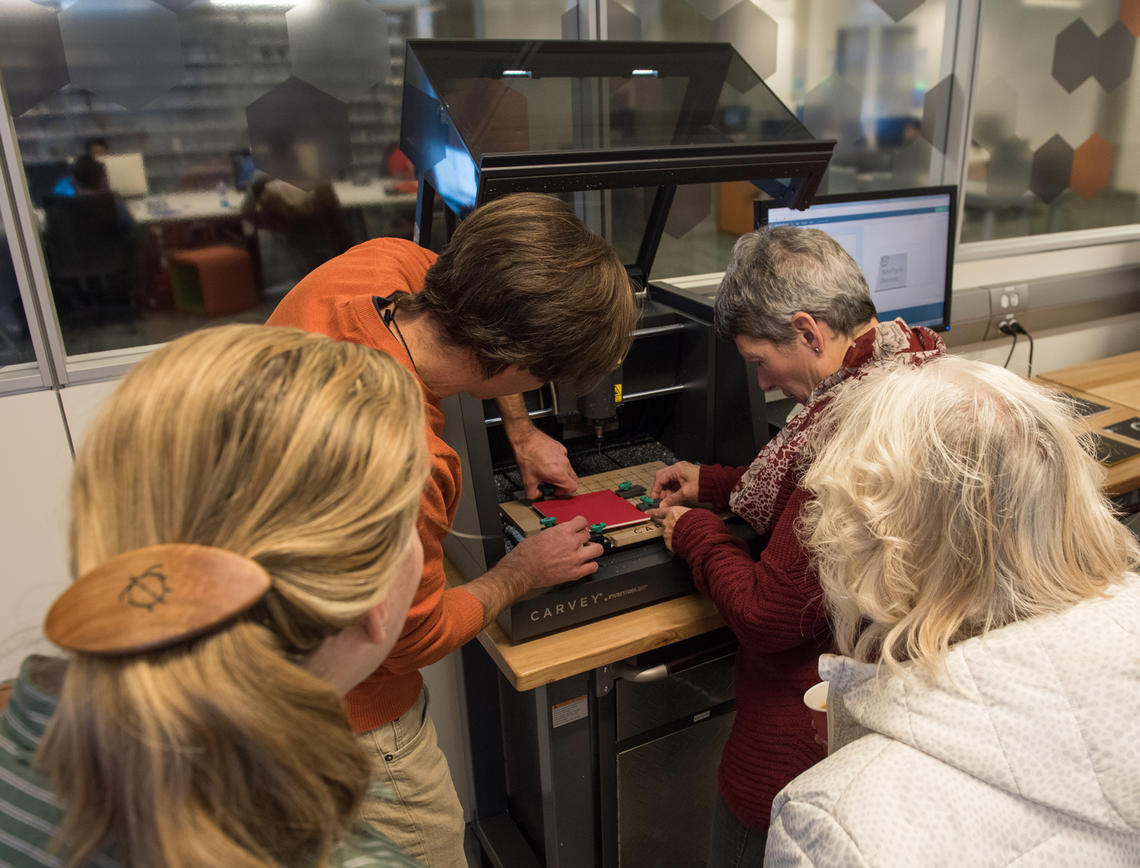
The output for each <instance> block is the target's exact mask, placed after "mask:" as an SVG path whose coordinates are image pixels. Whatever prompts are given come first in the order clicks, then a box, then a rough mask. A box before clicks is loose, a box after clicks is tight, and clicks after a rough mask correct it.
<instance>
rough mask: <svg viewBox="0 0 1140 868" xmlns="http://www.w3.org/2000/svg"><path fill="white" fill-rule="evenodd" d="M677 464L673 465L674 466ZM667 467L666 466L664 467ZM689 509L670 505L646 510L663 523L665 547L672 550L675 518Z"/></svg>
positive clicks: (650, 515) (651, 516) (675, 524)
mask: <svg viewBox="0 0 1140 868" xmlns="http://www.w3.org/2000/svg"><path fill="white" fill-rule="evenodd" d="M676 466H677V465H674V467H676ZM666 469H668V468H666ZM664 472H665V471H664V470H659V471H658V473H664ZM688 511H689V507H687V506H670V507H667V508H665V509H651V510H649V511H648V515H649V517H650V518H654V519H656V520H657V521H659V522H661V523H662V524H663V525H665V548H667V549H669V551H673V528H675V527H676V526H677V519H679V518H680V517H681V516H683V515H684V514H685V513H686V512H688Z"/></svg>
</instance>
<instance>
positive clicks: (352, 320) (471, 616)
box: [268, 238, 483, 732]
mask: <svg viewBox="0 0 1140 868" xmlns="http://www.w3.org/2000/svg"><path fill="white" fill-rule="evenodd" d="M434 261H435V254H434V253H432V252H431V251H429V250H425V249H424V248H422V247H419V246H418V245H416V244H413V243H412V242H410V241H403V240H401V239H398V238H377V239H374V240H372V241H366V242H364V243H363V244H359V245H357V246H356V247H353V248H352V249H351V250H348V251H347V252H345V253H343V254H341V255H340V256H337V257H336V258H335V259H331V260H329V261H328V262H326V263H325V264H324V265H322V266H320V267H319V268H317V269H316V270H315V271H313V272H312V273H311V274H309V275H308V276H307V277H306V278H305V279H304V280H302V281H301V282H300V283H298V284H297V285H296V286H295V287H293V289H292V290H291V291H290V292H289V294H288V295H286V296H285V298H283V299H282V300H281V304H279V305H278V306H277V309H276V310H275V311H273V314H272V316H270V317H269V322H268V325H274V326H296V327H299V328H303V329H305V330H306V331H311V332H319V333H320V334H324V335H328V336H329V337H332V338H336V339H337V340H342V341H351V342H352V343H356V344H363V345H365V346H369V347H372V348H373V349H377V350H380V351H381V352H384V353H387V354H388V355H390V356H391V357H392V358H394V359H396V361H398V362H399V363H400V364H402V365H403V366H404V367H405V368H407V369H408V370H409V371H411V372H412V374H413V375H415V373H416V372H415V368H414V367H413V365H412V360H411V359H410V358H409V357H408V353H407V351H406V350H405V349H404V347H403V346H402V345H401V343H400V342H399V341H398V340H396V338H395V336H393V335H392V334H391V333H390V332H389V331H388V328H387V327H386V326H385V325H384V323H383V321H382V320H381V319H380V315H379V314H378V313H377V311H376V307H375V305H374V304H373V301H372V299H373V297H374V296H386V295H389V294H391V293H393V292H397V291H400V290H403V291H405V292H418V291H419V290H420V289H422V288H423V282H424V274H425V273H426V272H427V270H428V268H429V267H430V266H431V264H432V263H433V262H434ZM416 379H417V380H419V377H418V376H417V377H416ZM420 387H421V388H422V389H423V392H424V410H425V412H426V413H427V439H428V448H429V449H430V451H431V463H432V468H431V476H430V478H429V480H428V484H427V486H426V487H425V489H424V496H423V501H422V502H421V504H420V517H419V524H418V527H419V534H420V540H421V542H422V543H423V546H424V574H423V579H422V580H421V581H420V587H419V589H418V590H417V591H416V595H415V598H414V599H413V600H412V606H411V609H410V610H409V611H408V620H407V623H406V624H405V625H404V632H403V633H402V634H401V636H400V639H399V641H397V642H396V646H395V648H393V649H392V653H391V654H389V655H388V659H387V660H385V661H384V665H383V666H382V667H381V668H380V669H377V670H376V671H375V672H373V673H372V675H370V676H369V677H368V678H367V679H365V680H364V681H363V682H361V683H360V684H358V685H357V686H356V687H354V688H353V689H352V690H351V691H350V692H349V694H348V697H347V701H348V711H349V717H350V719H351V721H352V727H353V729H354V730H355V731H356V732H367V731H368V730H370V729H375V728H376V727H378V726H381V725H383V724H385V723H388V722H389V721H392V720H395V719H396V718H397V717H399V716H400V715H402V714H403V713H404V712H406V711H407V710H408V709H409V708H411V707H412V703H414V702H415V701H416V697H417V696H418V695H419V692H420V686H421V685H422V684H423V678H422V677H421V675H420V672H419V670H420V668H421V667H423V666H427V665H429V664H431V663H435V662H436V661H437V660H440V659H442V658H443V657H445V656H447V655H448V654H449V653H451V652H452V651H454V650H455V649H456V648H458V647H459V646H460V645H463V644H464V643H465V642H468V641H470V640H471V639H472V638H474V637H475V635H476V634H477V633H478V632H479V630H480V629H481V628H482V625H483V607H482V605H480V603H479V601H478V600H476V599H475V598H474V597H473V596H471V594H469V593H467V592H466V591H464V590H462V589H459V588H448V587H447V586H446V584H445V582H444V576H443V547H442V542H443V538H444V537H445V536H447V532H448V530H449V529H450V527H451V521H452V519H453V518H454V517H455V508H456V506H457V504H458V503H459V487H460V480H461V474H460V466H459V456H458V455H456V454H455V450H454V449H452V448H451V447H450V446H448V445H447V444H446V443H444V442H443V439H442V437H441V434H442V432H443V410H442V409H441V408H440V401H439V398H438V397H437V396H436V395H435V394H434V393H433V392H432V391H431V390H430V389H429V388H428V387H427V386H426V385H424V383H423V381H422V380H420Z"/></svg>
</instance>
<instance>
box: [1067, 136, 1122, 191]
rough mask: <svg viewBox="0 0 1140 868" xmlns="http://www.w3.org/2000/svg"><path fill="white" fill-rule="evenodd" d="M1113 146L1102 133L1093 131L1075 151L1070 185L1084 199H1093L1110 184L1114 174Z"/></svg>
mask: <svg viewBox="0 0 1140 868" xmlns="http://www.w3.org/2000/svg"><path fill="white" fill-rule="evenodd" d="M1112 156H1113V148H1112V145H1111V143H1109V141H1108V140H1107V139H1105V138H1104V136H1102V135H1100V133H1093V134H1092V135H1091V136H1089V137H1088V138H1087V139H1085V140H1084V142H1082V143H1081V144H1080V146H1079V147H1078V148H1077V149H1076V150H1075V151H1074V152H1073V173H1072V176H1071V177H1070V179H1069V186H1070V187H1072V188H1073V192H1074V193H1076V194H1077V195H1078V196H1080V197H1081V198H1082V199H1091V198H1092V197H1093V196H1095V195H1096V194H1097V193H1099V192H1100V191H1101V190H1103V189H1104V188H1105V187H1107V186H1108V179H1109V178H1110V177H1111V176H1112Z"/></svg>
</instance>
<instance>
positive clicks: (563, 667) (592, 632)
mask: <svg viewBox="0 0 1140 868" xmlns="http://www.w3.org/2000/svg"><path fill="white" fill-rule="evenodd" d="M723 626H724V621H723V620H721V617H720V615H719V614H718V613H717V611H716V607H715V606H714V605H713V604H712V601H711V600H709V599H708V598H707V597H702V596H700V595H699V594H696V593H692V594H686V595H685V596H683V597H674V598H673V599H672V600H666V601H665V602H663V603H654V604H653V605H652V606H645V607H643V608H641V609H634V610H633V611H631V612H623V613H622V614H620V615H611V616H610V617H608V618H603V619H602V620H600V621H595V622H593V623H592V624H583V625H581V626H580V627H571V628H570V629H569V630H562V631H561V632H558V633H553V634H551V635H550V636H543V637H540V638H538V639H530V640H528V641H526V642H519V643H516V644H514V645H512V644H511V641H510V639H508V638H507V635H506V634H505V633H504V632H503V631H502V629H501V628H500V627H499V625H498V624H492V625H491V626H490V627H488V628H487V629H486V630H484V631H483V632H482V633H480V634H479V642H480V644H481V645H482V646H483V647H484V648H485V649H486V650H487V653H488V654H490V655H491V659H492V660H494V661H495V663H496V664H497V665H498V667H499V670H500V671H501V672H502V673H503V675H504V676H506V679H507V680H508V681H509V682H510V683H511V686H512V687H514V688H515V690H530V689H532V688H534V687H541V686H542V685H543V684H550V683H551V682H552V681H558V680H559V679H562V678H567V677H569V676H571V675H577V674H578V673H580V672H586V671H587V670H590V669H595V668H597V667H599V666H607V665H609V664H610V663H616V662H617V661H618V660H624V659H625V658H626V657H632V656H633V655H634V654H641V653H643V652H645V651H652V650H653V649H654V648H661V647H663V646H665V645H672V644H673V643H674V642H680V641H681V640H682V639H688V638H690V637H691V636H699V635H701V634H702V633H708V632H709V631H710V630H715V629H717V628H718V627H723Z"/></svg>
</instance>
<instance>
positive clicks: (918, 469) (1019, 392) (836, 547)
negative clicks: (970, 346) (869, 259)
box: [800, 357, 1140, 671]
mask: <svg viewBox="0 0 1140 868" xmlns="http://www.w3.org/2000/svg"><path fill="white" fill-rule="evenodd" d="M828 420H829V424H825V425H824V426H821V427H822V429H823V430H822V433H821V436H820V439H819V440H818V441H817V442H816V443H814V444H813V446H812V447H810V448H809V450H808V456H809V460H810V461H811V464H810V467H809V469H808V471H807V473H806V474H805V476H804V479H803V485H804V487H805V488H807V489H808V490H810V491H811V492H812V493H813V494H814V495H815V500H814V501H812V502H810V503H809V504H808V505H807V506H806V507H805V509H804V511H803V512H802V514H801V515H802V524H801V528H800V530H801V534H802V536H803V539H804V542H805V546H806V547H807V549H808V551H809V553H810V554H811V555H812V556H813V557H814V558H815V561H816V564H817V569H818V572H819V577H820V584H821V586H822V587H823V591H824V595H825V598H826V600H827V602H828V605H829V607H830V609H831V613H832V617H833V626H834V630H835V636H836V640H837V642H838V645H839V648H840V650H841V651H842V652H843V653H845V654H848V655H851V656H853V657H855V658H856V659H859V660H863V661H878V662H882V663H885V664H886V665H887V666H888V667H889V668H891V669H893V670H898V669H899V664H900V662H901V661H903V660H908V659H909V660H915V661H919V662H921V663H922V664H925V665H926V667H927V668H928V669H930V670H932V671H933V670H936V669H937V668H938V667H939V666H940V665H941V662H942V661H943V659H944V657H945V654H946V652H947V650H948V648H949V646H950V645H951V644H953V643H954V642H958V641H960V640H962V639H966V638H969V637H972V636H978V635H981V634H983V633H985V632H986V631H987V630H991V629H994V628H997V627H1001V626H1003V625H1005V624H1009V623H1011V622H1014V621H1019V620H1022V619H1025V618H1030V617H1033V616H1035V615H1040V614H1044V613H1048V612H1056V611H1060V610H1063V609H1065V608H1067V607H1068V606H1071V605H1073V604H1074V603H1076V602H1078V601H1079V600H1083V599H1086V598H1089V597H1095V596H1097V595H1099V594H1102V593H1104V592H1105V591H1106V589H1107V588H1108V587H1109V586H1110V585H1112V584H1113V583H1115V582H1117V581H1118V580H1119V579H1120V577H1121V576H1122V575H1123V574H1124V573H1125V572H1126V571H1127V570H1128V569H1129V568H1131V567H1133V566H1135V565H1136V564H1137V563H1138V562H1140V548H1138V546H1137V543H1136V541H1135V539H1133V537H1132V535H1131V534H1130V533H1129V532H1128V530H1127V529H1126V528H1125V527H1124V526H1123V525H1121V524H1120V522H1118V521H1117V520H1116V518H1115V517H1114V515H1113V512H1112V509H1111V507H1110V505H1109V503H1108V501H1107V500H1106V499H1105V497H1104V495H1103V494H1102V493H1101V490H1100V483H1101V480H1102V478H1103V471H1101V469H1100V468H1099V466H1098V465H1097V464H1096V462H1095V461H1094V459H1093V458H1092V457H1091V456H1090V455H1089V453H1088V451H1086V450H1087V444H1086V443H1083V442H1082V441H1084V440H1087V435H1086V434H1085V433H1084V432H1083V428H1082V425H1081V423H1080V421H1079V420H1078V419H1077V417H1076V416H1075V414H1074V413H1073V412H1072V410H1071V408H1070V407H1069V405H1068V402H1067V400H1066V399H1065V398H1064V397H1063V396H1061V395H1058V394H1055V393H1051V392H1048V391H1046V390H1045V389H1043V388H1041V387H1039V386H1036V385H1034V384H1032V383H1029V382H1027V381H1025V380H1023V379H1021V378H1020V377H1017V376H1015V375H1014V374H1011V373H1009V372H1008V371H1005V370H1003V369H1001V368H997V367H995V366H993V365H987V364H982V363H980V362H971V361H966V360H963V359H955V358H950V357H944V358H940V359H936V360H933V361H930V362H928V363H926V364H924V365H922V366H919V367H913V366H907V367H903V368H895V369H888V370H887V371H886V372H883V373H880V374H872V375H870V376H868V378H867V379H866V381H864V382H862V383H860V384H858V385H857V386H855V387H853V388H851V389H849V390H847V392H846V393H845V394H843V395H840V396H838V397H837V398H836V399H835V401H834V402H833V404H832V405H831V406H830V407H829V408H828Z"/></svg>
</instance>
